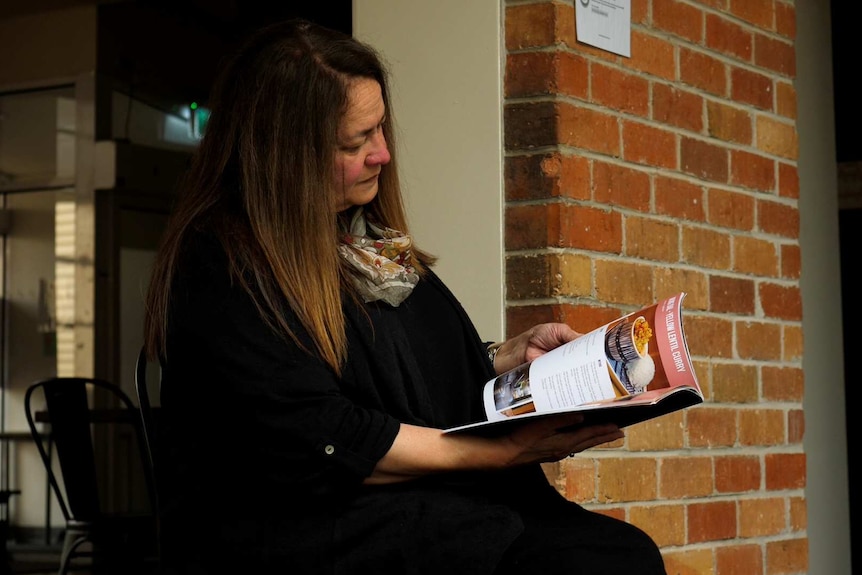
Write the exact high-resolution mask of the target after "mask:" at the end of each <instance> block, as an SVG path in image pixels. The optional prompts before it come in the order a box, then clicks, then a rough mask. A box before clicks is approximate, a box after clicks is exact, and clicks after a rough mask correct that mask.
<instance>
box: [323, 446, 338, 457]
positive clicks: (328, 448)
mask: <svg viewBox="0 0 862 575" xmlns="http://www.w3.org/2000/svg"><path fill="white" fill-rule="evenodd" d="M323 452H324V453H325V454H326V455H332V454H333V453H335V447H333V446H331V445H327V446H326V447H324V448H323Z"/></svg>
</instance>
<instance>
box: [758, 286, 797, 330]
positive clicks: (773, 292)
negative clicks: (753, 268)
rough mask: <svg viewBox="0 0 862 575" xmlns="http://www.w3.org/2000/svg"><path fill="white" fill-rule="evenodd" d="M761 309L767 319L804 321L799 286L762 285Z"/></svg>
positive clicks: (760, 288) (760, 290) (760, 289)
mask: <svg viewBox="0 0 862 575" xmlns="http://www.w3.org/2000/svg"><path fill="white" fill-rule="evenodd" d="M759 292H760V293H759V297H760V307H761V308H762V309H763V314H764V315H765V316H766V317H774V318H778V319H786V320H795V321H802V293H801V292H800V289H799V286H798V285H788V286H783V285H778V284H772V283H762V284H760V286H759Z"/></svg>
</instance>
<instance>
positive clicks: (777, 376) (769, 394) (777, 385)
mask: <svg viewBox="0 0 862 575" xmlns="http://www.w3.org/2000/svg"><path fill="white" fill-rule="evenodd" d="M760 379H761V381H762V383H763V399H765V400H766V401H795V402H798V403H802V393H803V391H804V383H805V375H804V372H803V371H802V368H800V367H773V366H768V365H765V366H763V368H761V374H760Z"/></svg>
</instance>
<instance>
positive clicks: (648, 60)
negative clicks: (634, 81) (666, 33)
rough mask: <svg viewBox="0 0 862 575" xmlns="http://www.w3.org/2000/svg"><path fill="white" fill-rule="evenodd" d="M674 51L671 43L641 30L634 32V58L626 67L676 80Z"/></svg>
mask: <svg viewBox="0 0 862 575" xmlns="http://www.w3.org/2000/svg"><path fill="white" fill-rule="evenodd" d="M674 51H675V48H674V45H673V44H672V43H671V42H669V41H667V40H665V39H663V38H659V37H656V36H653V35H650V34H647V33H644V32H641V31H640V30H632V33H631V54H632V56H631V58H629V59H628V60H626V67H629V68H631V69H632V70H639V71H641V72H645V73H647V74H651V75H653V76H657V77H659V78H664V79H665V80H674V79H675V77H676V63H675V61H674Z"/></svg>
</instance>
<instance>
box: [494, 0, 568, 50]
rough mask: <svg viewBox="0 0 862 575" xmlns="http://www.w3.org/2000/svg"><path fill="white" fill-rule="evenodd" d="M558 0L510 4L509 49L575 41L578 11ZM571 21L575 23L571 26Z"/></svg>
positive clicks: (507, 36) (507, 33) (508, 20)
mask: <svg viewBox="0 0 862 575" xmlns="http://www.w3.org/2000/svg"><path fill="white" fill-rule="evenodd" d="M567 11H568V12H572V9H571V7H569V8H568V10H565V9H564V7H563V6H560V5H558V4H556V3H554V2H545V3H536V4H527V5H521V6H508V7H506V49H508V50H520V49H523V48H533V47H539V46H553V45H555V44H559V43H565V44H567V45H569V46H574V45H575V38H574V15H568V16H569V17H570V19H568V21H565V22H564V21H563V20H565V19H566V16H567V15H566V12H567ZM568 24H571V25H572V26H571V28H569V26H568Z"/></svg>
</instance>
